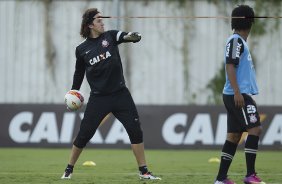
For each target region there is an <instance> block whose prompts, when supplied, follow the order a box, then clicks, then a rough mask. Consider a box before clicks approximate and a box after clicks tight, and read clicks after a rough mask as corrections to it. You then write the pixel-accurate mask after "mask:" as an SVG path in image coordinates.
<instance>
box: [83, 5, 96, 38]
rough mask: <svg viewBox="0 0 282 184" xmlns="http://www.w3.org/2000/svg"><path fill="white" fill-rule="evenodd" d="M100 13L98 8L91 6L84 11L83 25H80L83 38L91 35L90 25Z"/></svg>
mask: <svg viewBox="0 0 282 184" xmlns="http://www.w3.org/2000/svg"><path fill="white" fill-rule="evenodd" d="M97 13H100V12H99V11H98V9H97V8H90V9H88V10H86V11H85V12H84V14H83V15H82V21H81V27H80V35H81V36H82V37H83V38H87V37H89V34H90V29H89V27H88V26H89V25H90V24H91V23H92V22H93V20H94V16H95V15H96V14H97Z"/></svg>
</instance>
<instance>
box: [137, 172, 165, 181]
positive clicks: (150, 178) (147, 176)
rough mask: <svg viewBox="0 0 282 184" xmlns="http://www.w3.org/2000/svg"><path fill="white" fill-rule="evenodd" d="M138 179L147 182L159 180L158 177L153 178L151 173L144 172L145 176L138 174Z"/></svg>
mask: <svg viewBox="0 0 282 184" xmlns="http://www.w3.org/2000/svg"><path fill="white" fill-rule="evenodd" d="M139 177H140V179H148V180H161V178H160V177H157V176H154V175H153V173H151V172H146V173H145V174H142V173H140V174H139Z"/></svg>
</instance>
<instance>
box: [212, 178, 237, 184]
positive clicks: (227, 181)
mask: <svg viewBox="0 0 282 184" xmlns="http://www.w3.org/2000/svg"><path fill="white" fill-rule="evenodd" d="M214 184H236V183H235V182H234V181H232V180H230V179H228V178H226V179H225V180H223V181H218V180H216V181H215V182H214Z"/></svg>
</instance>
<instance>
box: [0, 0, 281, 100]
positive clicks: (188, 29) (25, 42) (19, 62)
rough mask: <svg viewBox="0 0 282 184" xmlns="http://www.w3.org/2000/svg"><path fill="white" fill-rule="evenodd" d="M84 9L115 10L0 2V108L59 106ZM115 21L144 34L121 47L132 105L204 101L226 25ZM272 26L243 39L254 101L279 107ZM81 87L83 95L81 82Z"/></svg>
mask: <svg viewBox="0 0 282 184" xmlns="http://www.w3.org/2000/svg"><path fill="white" fill-rule="evenodd" d="M120 5H121V7H120V10H121V16H218V15H220V16H222V15H225V14H224V13H223V12H228V13H229V12H230V11H231V10H232V7H231V6H228V7H227V6H226V4H222V5H220V7H217V6H215V5H214V4H209V3H208V2H207V1H192V2H189V3H187V4H186V5H185V6H186V7H184V8H179V7H177V6H176V5H175V4H168V3H166V2H164V1H148V3H145V2H144V1H133V0H132V1H129V0H128V1H121V3H120ZM89 7H97V8H98V9H100V10H101V11H102V12H103V14H104V15H113V14H112V12H114V11H113V10H114V7H113V3H112V2H111V1H53V2H52V3H51V4H50V5H49V9H48V8H47V6H46V5H44V3H43V2H42V1H0V89H1V93H0V94H1V95H0V103H63V96H64V94H65V92H66V91H67V90H68V89H69V88H70V87H71V84H72V76H73V72H74V65H75V57H74V49H75V47H76V45H78V44H79V43H80V42H81V41H82V39H81V38H80V36H79V29H80V22H81V16H82V13H83V11H84V10H85V9H86V8H89ZM137 7H138V8H137ZM222 7H223V8H224V10H225V11H222ZM46 20H49V22H46ZM118 20H119V21H120V24H121V30H124V31H138V32H140V33H141V34H142V35H143V38H142V40H141V42H140V43H137V44H131V43H129V44H122V45H121V46H120V52H121V56H122V59H123V65H124V71H125V75H126V81H127V84H128V86H129V88H130V90H131V92H132V95H133V97H134V99H135V102H136V103H137V104H191V103H193V104H206V103H207V101H208V96H209V95H210V94H211V92H210V91H209V90H207V88H206V86H207V84H208V82H209V81H210V80H211V79H212V78H213V77H214V75H215V74H216V73H217V71H218V70H219V68H220V67H221V66H222V64H223V52H224V44H225V41H226V38H227V37H228V36H229V35H230V34H232V32H231V30H230V25H229V24H230V22H229V20H227V19H190V18H186V19H172V18H167V19H163V18H150V19H118ZM116 21H117V19H105V20H104V22H105V24H106V28H107V29H116V27H115V25H116ZM269 21H273V20H271V19H269ZM279 26H280V27H279V29H278V30H276V31H274V32H271V33H270V34H266V35H264V36H263V37H260V38H257V37H256V38H255V39H256V40H252V36H250V38H249V43H250V46H251V48H253V50H252V54H253V55H255V57H256V59H257V63H256V70H257V74H258V83H259V86H260V92H261V94H260V95H259V96H258V97H257V98H256V99H257V102H258V103H259V104H261V105H282V97H281V95H280V94H281V92H282V87H281V82H280V78H281V69H282V62H281V58H282V54H281V52H282V46H281V41H282V38H281V25H279ZM48 30H50V34H49V36H50V38H49V37H48ZM48 43H50V44H49V45H51V47H49V48H48V47H47V46H46V45H47V44H48ZM48 54H50V55H52V59H51V60H50V59H47V58H48V57H47V56H48ZM81 90H82V91H83V92H84V93H85V94H86V97H87V96H88V94H89V87H88V84H87V82H86V80H85V81H84V83H83V86H82V89H81Z"/></svg>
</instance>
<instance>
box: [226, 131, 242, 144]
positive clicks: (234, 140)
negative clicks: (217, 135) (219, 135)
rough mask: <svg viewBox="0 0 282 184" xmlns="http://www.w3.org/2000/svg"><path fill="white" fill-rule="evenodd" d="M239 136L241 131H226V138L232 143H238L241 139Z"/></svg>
mask: <svg viewBox="0 0 282 184" xmlns="http://www.w3.org/2000/svg"><path fill="white" fill-rule="evenodd" d="M241 136H242V133H228V134H227V140H228V141H230V142H232V143H235V144H238V143H239V141H240V139H241Z"/></svg>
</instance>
